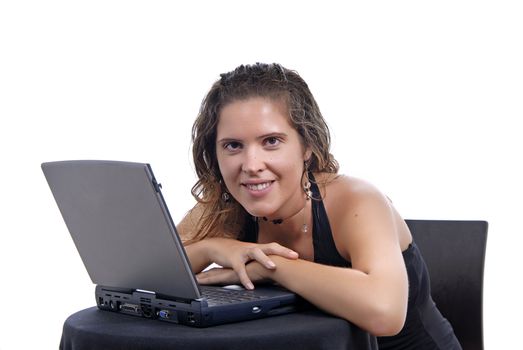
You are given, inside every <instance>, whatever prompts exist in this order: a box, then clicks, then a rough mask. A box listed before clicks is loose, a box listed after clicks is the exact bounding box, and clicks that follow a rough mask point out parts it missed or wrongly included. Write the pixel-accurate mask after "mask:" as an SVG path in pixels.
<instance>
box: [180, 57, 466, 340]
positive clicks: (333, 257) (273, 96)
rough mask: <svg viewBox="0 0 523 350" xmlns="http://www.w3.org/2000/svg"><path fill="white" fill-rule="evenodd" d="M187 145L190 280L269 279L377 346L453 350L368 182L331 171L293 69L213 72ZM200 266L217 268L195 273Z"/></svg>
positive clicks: (318, 125)
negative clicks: (193, 176) (191, 180)
mask: <svg viewBox="0 0 523 350" xmlns="http://www.w3.org/2000/svg"><path fill="white" fill-rule="evenodd" d="M192 137H193V157H194V163H195V167H196V172H197V175H198V178H199V180H198V182H197V183H196V185H195V186H194V188H193V190H192V192H193V195H194V196H195V198H196V199H197V201H198V204H197V205H196V206H195V207H194V208H193V209H192V210H191V211H190V212H189V213H188V214H187V215H186V217H185V218H184V219H183V220H182V222H181V223H180V224H179V226H178V229H179V231H180V234H181V235H182V237H183V239H184V243H185V245H186V250H187V254H188V256H189V259H190V261H191V264H192V267H193V269H194V272H195V273H196V274H197V278H198V281H199V282H200V283H202V284H232V283H241V284H243V286H245V287H246V288H248V289H252V288H254V283H256V282H261V281H274V282H276V283H278V284H280V285H282V286H284V287H286V288H287V289H289V290H292V291H294V292H296V293H297V294H299V295H301V296H302V297H303V298H305V299H307V300H308V301H309V302H311V303H312V304H314V305H316V306H317V307H318V308H320V309H323V310H324V311H326V312H329V313H331V314H333V315H336V316H338V317H342V318H344V319H346V320H348V321H351V322H352V323H354V324H356V325H358V326H359V327H361V328H363V329H365V330H367V331H368V332H370V333H372V334H374V335H376V336H378V343H379V346H380V349H417V350H423V349H444V350H450V349H461V347H460V345H459V343H458V341H457V340H456V338H455V336H454V333H453V331H452V328H451V326H450V324H449V323H448V322H447V321H446V320H445V319H444V318H443V317H442V316H441V314H440V313H439V311H438V310H437V309H436V307H435V305H434V303H433V301H432V299H431V297H430V294H429V290H430V289H429V284H428V283H429V279H428V275H427V269H426V266H425V263H424V262H423V259H422V257H421V256H420V252H419V251H418V249H417V247H416V245H415V243H413V242H412V236H411V234H410V232H409V229H408V227H407V225H406V224H405V222H404V220H403V219H402V218H401V216H400V215H399V214H398V212H397V211H396V210H395V209H394V207H393V205H392V204H391V202H390V201H389V200H388V199H387V197H386V196H384V195H383V194H382V193H380V191H379V190H377V189H376V188H375V187H373V186H372V185H371V184H369V183H367V182H365V181H363V180H360V179H357V178H353V177H350V176H342V175H338V174H337V172H338V164H337V162H336V160H335V159H334V157H333V156H332V155H331V154H330V153H329V148H330V135H329V130H328V127H327V125H326V123H325V121H324V119H323V117H322V115H321V113H320V110H319V108H318V105H317V104H316V101H315V100H314V97H313V96H312V94H311V92H310V90H309V88H308V86H307V84H306V83H305V81H303V79H302V78H301V77H300V76H299V75H298V74H297V73H296V72H294V71H290V70H288V69H286V68H284V67H282V66H280V65H278V64H259V63H258V64H255V65H247V66H243V65H242V66H240V67H238V68H236V69H235V70H234V71H232V72H229V73H225V74H222V75H221V79H219V80H218V81H217V82H216V83H215V84H214V85H213V86H212V88H211V90H210V91H209V93H208V94H207V96H206V97H205V99H204V101H203V102H202V106H201V109H200V112H199V115H198V118H197V119H196V121H195V123H194V126H193V130H192ZM211 263H217V264H219V265H221V266H222V267H223V268H220V269H212V270H209V271H206V272H202V270H203V269H205V268H206V267H207V266H208V265H209V264H211Z"/></svg>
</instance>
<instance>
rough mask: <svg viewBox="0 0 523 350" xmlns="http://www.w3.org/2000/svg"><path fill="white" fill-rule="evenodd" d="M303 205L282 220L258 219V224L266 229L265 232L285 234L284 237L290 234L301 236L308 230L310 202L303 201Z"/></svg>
mask: <svg viewBox="0 0 523 350" xmlns="http://www.w3.org/2000/svg"><path fill="white" fill-rule="evenodd" d="M303 201H304V202H303V204H302V205H301V206H300V207H299V209H298V210H297V211H295V212H294V213H292V214H291V215H289V216H287V217H284V218H270V217H269V218H267V217H261V218H258V224H259V225H263V226H265V227H266V229H267V230H269V231H272V232H279V231H283V232H285V235H289V234H290V233H291V232H295V233H297V234H298V233H299V234H301V235H303V234H304V233H307V232H308V231H309V230H310V229H309V226H310V224H309V221H310V214H309V213H310V211H311V207H310V204H309V203H310V202H311V201H310V200H306V199H305V198H304V199H303Z"/></svg>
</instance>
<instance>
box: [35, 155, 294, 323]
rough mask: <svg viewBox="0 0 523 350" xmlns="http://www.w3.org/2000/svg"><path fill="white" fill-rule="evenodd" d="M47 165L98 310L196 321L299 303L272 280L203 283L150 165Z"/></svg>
mask: <svg viewBox="0 0 523 350" xmlns="http://www.w3.org/2000/svg"><path fill="white" fill-rule="evenodd" d="M42 170H43V172H44V175H45V177H46V179H47V182H48V184H49V186H50V188H51V191H52V193H53V195H54V198H55V200H56V203H57V204H58V207H59V209H60V212H61V214H62V216H63V219H64V221H65V223H66V225H67V228H68V229H69V232H70V234H71V237H72V239H73V241H74V243H75V245H76V248H77V249H78V252H79V254H80V256H81V258H82V261H83V263H84V265H85V267H86V269H87V272H88V273H89V276H90V278H91V280H92V282H93V283H94V284H96V288H95V298H96V304H97V306H98V308H99V309H101V310H106V311H111V312H117V313H122V314H128V315H134V316H140V317H146V318H154V319H159V320H162V321H168V322H174V323H179V324H185V325H189V326H196V327H207V326H213V325H218V324H223V323H229V322H237V321H244V320H250V319H256V318H261V317H267V316H273V315H280V314H284V313H288V312H292V311H294V310H295V309H296V306H297V301H298V297H297V296H296V295H295V294H294V293H292V292H290V291H287V290H285V289H283V288H281V287H279V286H275V285H261V286H257V287H256V288H255V289H254V290H252V291H251V290H246V289H243V288H241V287H238V286H225V287H223V286H200V285H199V284H198V283H197V281H196V278H195V276H194V274H193V273H192V270H191V265H190V262H189V260H188V258H187V255H186V253H185V250H184V247H183V245H182V242H181V239H180V237H179V235H178V233H177V231H176V227H175V225H174V223H173V221H172V218H171V215H170V214H169V210H168V209H167V205H166V203H165V200H164V198H163V196H162V192H161V185H160V183H158V182H157V181H156V179H155V177H154V175H153V172H152V169H151V166H150V165H149V164H145V163H131V162H118V161H99V160H75V161H60V162H49V163H43V164H42Z"/></svg>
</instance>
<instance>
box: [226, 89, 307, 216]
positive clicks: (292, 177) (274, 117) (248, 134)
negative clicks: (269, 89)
mask: <svg viewBox="0 0 523 350" xmlns="http://www.w3.org/2000/svg"><path fill="white" fill-rule="evenodd" d="M310 153H311V152H310V150H308V149H305V147H304V146H303V144H302V142H301V138H300V136H299V134H298V132H297V131H296V130H295V129H294V128H293V127H292V125H291V124H290V122H289V117H288V112H287V108H286V106H285V104H284V103H283V102H278V101H274V100H271V99H268V98H262V97H253V98H249V99H246V100H240V101H234V102H231V103H229V104H227V105H225V106H224V107H223V108H222V110H221V112H220V116H219V121H218V126H217V137H216V155H217V158H218V165H219V167H220V171H221V174H222V177H223V179H224V181H225V185H226V186H227V189H228V191H229V192H230V194H231V195H232V196H233V197H234V198H235V199H236V200H237V201H238V202H239V203H240V204H241V205H242V206H243V207H244V208H245V210H247V212H249V213H250V214H251V215H254V216H265V217H268V218H272V219H275V218H282V217H288V216H289V215H292V214H293V213H294V212H295V211H296V209H298V210H299V209H301V208H302V207H303V200H304V193H303V190H302V184H301V179H302V174H303V163H304V161H305V160H307V159H308V158H309V157H310Z"/></svg>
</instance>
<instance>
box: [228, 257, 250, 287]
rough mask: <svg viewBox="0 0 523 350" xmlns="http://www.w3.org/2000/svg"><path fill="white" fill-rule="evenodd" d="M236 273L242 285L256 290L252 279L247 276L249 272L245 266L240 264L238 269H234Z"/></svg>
mask: <svg viewBox="0 0 523 350" xmlns="http://www.w3.org/2000/svg"><path fill="white" fill-rule="evenodd" d="M233 269H234V272H236V274H237V275H238V278H239V279H240V282H241V284H243V286H244V287H245V288H247V289H254V284H252V282H251V279H250V278H249V275H247V270H246V269H245V265H244V264H243V263H242V264H239V265H237V266H236V267H233Z"/></svg>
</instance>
